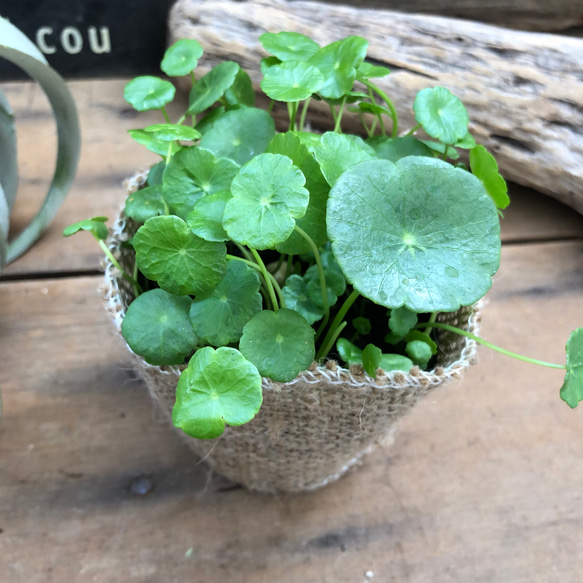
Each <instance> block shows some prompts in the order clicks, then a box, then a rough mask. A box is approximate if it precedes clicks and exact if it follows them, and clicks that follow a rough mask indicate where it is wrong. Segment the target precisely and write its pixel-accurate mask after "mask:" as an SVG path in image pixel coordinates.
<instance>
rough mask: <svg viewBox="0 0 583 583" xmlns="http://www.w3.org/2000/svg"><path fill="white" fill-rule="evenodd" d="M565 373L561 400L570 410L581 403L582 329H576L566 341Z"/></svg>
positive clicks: (582, 368) (582, 383) (582, 395)
mask: <svg viewBox="0 0 583 583" xmlns="http://www.w3.org/2000/svg"><path fill="white" fill-rule="evenodd" d="M566 351H567V373H566V374H565V382H564V383H563V386H562V387H561V392H560V395H561V399H563V401H565V403H567V405H569V407H571V408H575V407H576V406H577V405H578V404H579V403H580V402H581V401H583V328H577V329H576V330H574V331H573V332H571V335H570V336H569V340H567V346H566Z"/></svg>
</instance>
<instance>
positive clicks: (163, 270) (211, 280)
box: [134, 216, 227, 296]
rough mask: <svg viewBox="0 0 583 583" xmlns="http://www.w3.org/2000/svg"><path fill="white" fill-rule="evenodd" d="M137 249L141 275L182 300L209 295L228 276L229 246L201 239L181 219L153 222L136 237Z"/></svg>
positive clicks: (148, 222)
mask: <svg viewBox="0 0 583 583" xmlns="http://www.w3.org/2000/svg"><path fill="white" fill-rule="evenodd" d="M134 248H135V250H136V262H137V264H138V267H139V269H140V271H141V272H142V273H143V274H144V275H145V276H146V277H147V278H148V279H151V280H153V281H157V282H158V285H159V286H160V287H161V288H162V289H165V290H166V291H168V292H170V293H173V294H176V295H179V296H182V295H187V294H192V295H197V294H203V293H205V292H209V291H210V290H212V289H213V288H214V287H215V286H216V285H217V284H218V283H219V282H220V281H221V279H223V277H224V276H225V273H226V272H227V263H226V259H225V255H226V252H227V250H226V247H225V244H224V243H211V242H209V241H205V240H204V239H201V238H200V237H197V236H196V235H194V234H193V233H192V231H191V230H190V229H189V228H188V225H187V224H186V223H185V222H184V221H183V220H182V219H179V218H178V217H174V216H164V217H154V218H152V219H149V220H148V221H147V222H146V224H145V225H142V226H141V227H140V228H139V229H138V232H137V233H136V235H135V236H134Z"/></svg>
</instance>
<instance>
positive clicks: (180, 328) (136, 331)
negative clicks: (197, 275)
mask: <svg viewBox="0 0 583 583" xmlns="http://www.w3.org/2000/svg"><path fill="white" fill-rule="evenodd" d="M191 303H192V300H191V299H190V298H189V297H187V296H175V295H173V294H170V293H168V292H166V291H164V290H163V289H153V290H150V291H147V292H145V293H143V294H142V295H140V296H138V297H137V298H136V299H135V300H134V301H133V302H132V303H131V304H130V306H129V308H128V310H127V313H126V315H125V318H124V319H123V322H122V325H121V333H122V334H123V337H124V338H125V339H126V342H127V343H128V345H129V347H130V348H131V349H132V350H133V351H134V352H135V353H136V354H139V355H140V356H143V357H144V358H145V360H146V362H149V363H150V364H155V365H170V364H182V363H183V362H184V359H185V358H186V357H187V356H188V355H189V354H190V353H191V352H192V351H193V350H194V349H195V347H196V345H197V343H198V338H197V337H196V334H195V333H194V330H193V329H192V325H191V323H190V318H189V311H190V305H191Z"/></svg>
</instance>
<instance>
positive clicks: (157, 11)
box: [0, 0, 172, 81]
mask: <svg viewBox="0 0 583 583" xmlns="http://www.w3.org/2000/svg"><path fill="white" fill-rule="evenodd" d="M171 4H172V0H43V1H42V2H40V1H39V0H0V15H2V16H3V17H4V18H7V19H8V20H10V22H12V24H14V25H15V26H17V27H18V28H19V29H20V30H21V31H22V32H23V33H24V34H26V36H28V38H30V40H32V41H33V42H34V43H35V44H36V45H37V46H38V48H39V49H40V50H41V52H42V53H43V54H44V55H45V57H46V59H47V61H48V62H49V64H50V65H51V66H53V67H54V68H55V69H56V70H57V71H58V72H59V73H60V74H61V75H62V76H63V77H66V78H88V77H122V76H123V77H127V76H131V75H145V74H152V73H153V74H159V72H160V68H159V65H160V61H161V60H162V56H163V54H164V49H165V47H166V26H167V20H168V11H169V9H170V5H171ZM21 78H23V74H22V73H21V72H20V71H19V70H18V69H17V68H16V67H14V66H13V65H11V64H10V63H7V62H6V61H3V60H0V80H3V81H7V80H12V79H21Z"/></svg>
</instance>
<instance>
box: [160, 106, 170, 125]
mask: <svg viewBox="0 0 583 583" xmlns="http://www.w3.org/2000/svg"><path fill="white" fill-rule="evenodd" d="M160 111H161V112H162V113H163V114H164V119H166V123H170V118H169V117H168V113H167V111H166V108H165V107H164V106H162V107H161V108H160Z"/></svg>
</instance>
